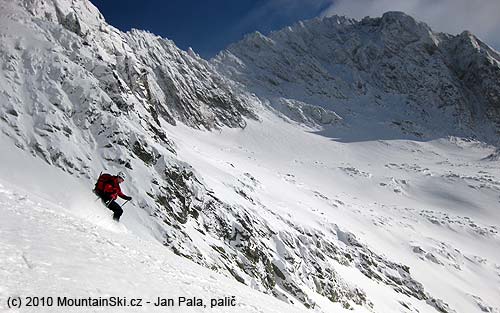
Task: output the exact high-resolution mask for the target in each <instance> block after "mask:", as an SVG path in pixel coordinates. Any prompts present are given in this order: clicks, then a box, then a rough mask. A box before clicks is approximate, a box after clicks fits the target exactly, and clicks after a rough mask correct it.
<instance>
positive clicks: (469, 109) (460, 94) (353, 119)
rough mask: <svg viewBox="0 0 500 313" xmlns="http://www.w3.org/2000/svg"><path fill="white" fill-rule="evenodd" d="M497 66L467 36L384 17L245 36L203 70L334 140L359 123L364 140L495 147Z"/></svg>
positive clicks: (316, 22) (494, 57) (394, 15)
mask: <svg viewBox="0 0 500 313" xmlns="http://www.w3.org/2000/svg"><path fill="white" fill-rule="evenodd" d="M499 61H500V57H499V55H498V53H497V52H495V51H494V50H492V49H491V48H489V47H488V46H487V45H485V44H484V43H481V42H480V41H479V40H478V39H477V38H475V37H474V36H473V35H471V34H468V35H467V34H462V35H460V36H451V35H446V34H439V33H434V32H432V30H431V29H430V28H429V27H428V26H427V25H426V24H423V23H419V22H417V21H415V20H414V19H413V18H412V17H410V16H407V15H405V14H403V13H400V12H388V13H386V14H384V15H383V16H382V17H381V18H365V19H363V20H362V21H355V20H351V19H347V18H344V17H337V16H334V17H331V18H323V19H319V18H318V19H313V20H309V21H305V22H299V23H298V24H296V25H294V26H292V27H288V28H285V29H283V30H280V31H277V32H273V33H271V34H270V35H269V36H268V37H266V36H264V35H262V34H260V33H254V34H251V35H248V36H247V37H245V39H243V40H242V41H241V42H239V43H236V44H233V45H231V46H229V48H228V49H227V50H226V51H223V52H221V53H220V54H219V55H218V56H217V57H215V58H214V59H213V60H212V63H213V64H215V65H216V67H217V68H218V69H219V70H220V71H221V72H223V73H225V74H226V75H228V76H229V77H231V78H233V79H234V80H237V81H238V82H240V83H241V84H242V85H244V86H246V87H248V88H249V90H250V91H252V92H254V93H256V94H257V95H258V96H260V97H261V98H263V99H266V100H268V101H269V102H270V104H271V106H272V107H273V108H275V109H277V110H278V111H280V112H281V113H283V114H284V115H285V116H287V117H289V118H291V119H292V120H296V121H299V122H301V123H305V124H308V125H311V126H317V125H322V126H324V125H336V126H337V128H336V132H335V134H336V135H335V137H345V136H348V134H346V131H345V129H344V128H342V127H340V125H343V126H344V127H349V126H356V128H358V127H357V126H358V125H365V128H369V129H370V130H369V132H368V134H367V136H369V134H370V133H373V131H374V130H377V131H376V132H377V135H378V136H381V135H382V133H383V134H385V135H387V136H389V134H388V133H391V134H392V135H391V136H398V137H401V136H402V137H404V138H406V137H409V138H413V139H429V138H433V137H435V136H436V135H438V136H439V135H468V136H471V135H472V136H477V137H479V138H482V139H484V140H489V141H492V142H496V141H498V121H499V118H500V115H499V114H498V107H499V103H500V102H499V96H500V92H499V89H498V88H500V87H499V86H500V83H499V82H500V66H499ZM332 113H336V114H335V116H336V117H335V118H333V119H332V118H328V116H331V115H332ZM337 116H339V117H340V118H339V117H337ZM443 116H445V119H447V120H449V123H447V124H445V125H443V123H442V119H443ZM325 117H326V118H325ZM340 121H343V123H341V122H340ZM370 126H371V127H370ZM392 128H397V129H399V135H396V134H397V132H396V133H394V132H393V131H392ZM387 129H391V130H390V131H387ZM347 133H348V132H347ZM353 139H354V140H358V139H360V138H353ZM346 140H349V138H347V139H346Z"/></svg>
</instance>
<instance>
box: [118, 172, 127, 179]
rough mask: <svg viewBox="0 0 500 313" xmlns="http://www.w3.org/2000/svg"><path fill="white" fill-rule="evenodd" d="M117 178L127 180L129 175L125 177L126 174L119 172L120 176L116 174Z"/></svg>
mask: <svg viewBox="0 0 500 313" xmlns="http://www.w3.org/2000/svg"><path fill="white" fill-rule="evenodd" d="M116 176H117V177H120V178H121V179H123V180H125V178H127V175H125V173H124V172H121V171H120V172H118V174H116Z"/></svg>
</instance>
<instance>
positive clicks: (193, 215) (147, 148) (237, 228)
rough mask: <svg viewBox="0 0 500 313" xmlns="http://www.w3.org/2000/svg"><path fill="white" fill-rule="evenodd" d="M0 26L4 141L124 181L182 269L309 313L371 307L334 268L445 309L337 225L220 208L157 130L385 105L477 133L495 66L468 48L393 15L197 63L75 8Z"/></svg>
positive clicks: (331, 117) (314, 25)
mask: <svg viewBox="0 0 500 313" xmlns="http://www.w3.org/2000/svg"><path fill="white" fill-rule="evenodd" d="M0 17H1V18H0V66H1V68H2V71H1V72H0V102H1V105H0V130H1V131H2V133H3V134H4V135H7V136H8V137H10V138H11V139H12V141H13V142H14V143H15V144H16V145H17V146H18V147H19V148H20V149H23V150H25V151H27V152H30V153H31V154H33V155H35V156H37V157H40V158H42V159H44V160H45V161H46V162H47V163H49V164H52V165H54V166H57V167H59V168H61V169H62V170H64V171H66V172H68V173H70V174H72V175H75V176H78V177H81V178H82V179H87V180H88V181H90V180H92V179H94V178H95V177H96V175H97V174H98V172H99V171H100V170H101V169H104V170H116V169H117V168H120V169H122V168H126V169H128V170H130V171H131V172H132V171H133V173H134V175H129V176H130V177H131V183H130V186H135V187H134V188H135V189H133V190H132V191H131V192H132V193H133V195H134V199H136V200H135V201H137V202H136V204H137V206H139V207H140V208H142V209H144V210H146V211H147V212H148V213H149V214H150V215H151V217H152V219H154V220H155V221H156V224H157V226H158V227H157V228H158V231H157V233H156V234H155V235H156V236H157V238H158V239H159V240H161V241H162V242H163V243H164V245H165V246H166V247H168V248H170V249H171V250H172V251H174V252H175V253H177V254H178V255H182V256H184V257H186V258H189V259H191V260H193V261H195V262H197V263H199V264H202V265H204V266H206V267H209V268H212V269H214V270H217V271H220V272H223V273H226V274H227V275H231V276H233V277H234V278H235V279H237V280H238V281H240V282H242V283H245V284H247V285H250V286H252V287H254V288H256V289H259V290H261V291H263V292H267V293H270V294H273V295H274V296H276V297H278V298H280V299H282V300H284V301H288V302H291V303H296V302H299V303H302V304H303V305H304V306H306V307H308V308H316V309H318V310H319V307H318V305H317V303H316V301H315V300H314V299H313V298H314V297H311V294H319V295H322V296H324V297H326V298H327V299H329V300H330V301H333V302H339V303H341V304H342V306H343V307H345V308H350V307H354V306H356V305H359V306H364V307H366V308H368V309H369V308H370V307H371V303H370V300H369V299H367V297H366V294H365V293H364V291H363V290H361V289H359V288H357V287H355V286H353V285H352V284H351V283H349V282H347V281H345V280H344V279H343V278H342V277H341V276H340V275H339V274H338V273H337V272H336V271H335V269H334V267H332V265H331V264H332V263H338V264H342V265H346V266H351V267H355V268H357V269H358V270H359V271H360V272H361V273H362V274H363V275H365V276H367V277H370V278H371V279H373V280H375V281H377V282H380V283H382V284H386V285H389V286H391V288H393V289H394V290H396V291H397V292H398V293H401V294H405V295H407V296H409V297H414V298H416V299H419V300H426V301H427V302H428V303H429V304H430V305H433V306H434V307H436V308H437V309H438V310H440V311H441V312H451V311H452V310H451V309H449V308H448V307H447V305H446V304H445V303H443V302H442V301H440V300H438V299H434V298H433V297H432V295H430V294H428V293H427V292H426V291H425V290H424V288H423V286H422V284H420V283H419V282H418V281H416V280H415V279H414V278H413V277H412V276H411V275H410V269H409V268H408V267H407V266H405V265H403V264H399V263H396V262H393V261H391V260H389V259H388V258H386V257H383V256H380V255H377V254H376V253H374V252H373V251H372V250H370V248H369V247H367V246H366V245H364V244H362V243H360V242H358V240H357V239H356V237H355V236H354V234H352V233H349V232H346V231H344V230H342V229H340V228H339V227H338V226H337V225H335V224H330V225H328V227H326V228H325V229H324V230H318V229H312V228H305V227H303V226H301V225H296V224H293V223H291V222H290V221H289V220H287V219H285V218H283V217H281V216H276V215H274V217H273V218H272V219H270V218H268V217H266V218H264V217H263V216H261V215H260V214H258V212H257V211H255V210H254V209H252V207H245V206H238V205H230V204H228V203H226V202H225V201H224V199H222V198H221V197H220V195H217V194H215V193H214V192H213V191H211V190H210V189H209V188H208V187H207V185H206V184H205V183H204V182H203V179H202V178H201V177H199V175H197V172H196V170H195V169H194V168H193V167H192V166H191V165H189V164H187V163H185V162H183V161H182V160H179V158H178V157H177V156H176V147H175V143H174V142H173V141H172V139H171V138H169V134H168V133H166V131H165V127H164V126H165V125H167V124H173V125H175V124H176V123H177V122H182V123H184V124H186V125H188V126H191V127H194V128H202V129H203V128H204V129H213V128H218V127H224V126H228V127H244V126H245V119H246V118H254V119H256V118H258V116H256V113H255V111H254V107H256V106H259V105H260V103H261V102H264V103H270V104H271V106H272V107H274V108H275V109H277V110H278V111H280V112H281V113H283V114H284V115H285V116H286V117H287V118H289V119H291V120H295V121H299V122H302V123H305V124H307V125H310V126H315V127H316V126H318V125H321V126H325V125H337V126H340V127H343V125H348V124H349V123H352V121H353V119H354V116H359V115H361V114H362V113H363V112H364V111H363V110H365V109H366V108H368V107H370V106H377V108H379V109H380V110H381V111H382V112H386V111H387V112H388V111H390V110H393V107H391V108H389V107H383V106H382V103H391V102H395V101H397V102H398V103H399V102H401V106H402V107H403V108H402V109H401V112H403V113H406V112H407V111H412V112H418V116H419V119H418V123H421V124H422V125H427V124H425V123H429V125H430V124H431V122H432V120H433V118H434V116H433V114H434V113H435V114H437V113H439V114H441V113H443V112H444V113H445V114H450V116H453V118H454V119H455V120H456V122H457V123H458V122H460V123H461V124H460V125H462V126H463V128H462V130H463V131H470V132H472V133H475V132H476V131H479V128H474V127H475V126H474V125H473V124H474V123H477V121H480V120H479V118H482V117H483V115H484V116H485V117H487V118H488V119H489V120H491V121H496V122H498V118H499V114H498V113H499V102H498V101H499V100H498V96H499V84H498V80H499V76H498V75H499V70H498V60H499V58H498V54H497V53H496V52H494V51H493V50H491V49H490V48H488V47H487V46H486V45H484V44H482V43H480V42H479V41H478V40H477V39H476V38H475V37H473V36H471V35H470V34H467V33H465V34H462V35H460V36H458V37H452V36H448V35H443V34H434V33H432V31H431V30H430V29H429V28H428V27H427V26H426V25H424V24H421V23H417V22H415V21H414V20H413V19H412V18H410V17H408V16H405V15H402V14H400V13H389V14H386V15H384V17H382V18H380V19H365V20H363V21H361V22H357V21H354V20H349V19H346V18H339V17H333V18H327V19H322V20H320V19H316V20H311V21H308V22H304V23H299V24H297V25H295V26H293V27H290V28H287V29H284V30H282V31H279V32H276V33H273V34H271V35H270V36H269V37H266V36H263V35H261V34H258V33H256V34H253V35H249V36H247V37H246V38H245V39H244V40H243V41H242V42H240V43H238V44H235V45H233V46H232V47H230V48H229V50H228V51H225V52H222V53H221V54H220V55H219V56H218V57H217V58H216V59H214V60H212V62H207V61H205V60H203V59H201V58H200V57H199V56H197V55H196V54H195V53H194V52H193V51H189V52H185V51H182V50H180V49H178V48H177V47H176V46H175V45H174V43H173V42H171V41H169V40H166V39H163V38H160V37H158V36H155V35H153V34H151V33H148V32H144V31H137V30H132V31H130V32H128V33H122V32H120V31H118V30H117V29H115V28H113V27H112V26H110V25H108V24H106V22H105V21H104V19H103V17H102V15H101V14H100V13H99V12H98V11H97V9H96V8H95V7H94V6H93V5H92V4H91V3H90V2H89V1H87V0H81V1H76V0H74V1H70V0H53V1H43V0H23V1H21V0H15V1H13V0H0ZM462 46H467V47H469V48H467V49H463V48H462ZM483 71H484V73H483ZM221 73H223V74H221ZM495 75H496V76H495ZM233 80H234V81H233ZM249 92H253V93H255V94H256V95H257V97H258V98H257V97H255V96H254V95H251V94H250V93H249ZM474 99H476V100H477V101H476V102H473V100H474ZM472 103H476V104H475V106H473V105H472ZM356 106H358V108H359V111H358V112H357V113H356V112H354V111H353V109H355V108H356ZM384 110H385V111H384ZM405 110H406V111H405ZM353 112H354V113H353ZM401 112H399V113H398V114H399V115H398V114H388V118H390V119H393V120H391V121H390V122H391V124H390V125H392V126H393V125H397V126H404V127H405V129H407V130H408V132H410V133H416V129H418V125H415V123H416V122H415V123H414V122H412V121H407V120H406V121H404V122H401V121H400V120H398V118H399V119H401V118H402V117H401V116H402V114H403V113H401ZM356 114H357V115H356ZM435 118H436V119H441V117H435ZM388 121H389V120H388ZM392 122H394V124H393V123H392ZM397 123H399V124H397ZM471 125H472V126H471ZM485 127H486V126H485ZM486 129H487V130H488V129H489V128H487V127H486ZM134 177H139V178H134ZM240 182H241V185H240V186H230V188H234V190H235V192H236V193H237V194H238V195H240V196H241V197H243V198H244V199H246V200H247V201H249V202H250V203H252V205H253V206H257V207H259V208H260V209H261V210H263V211H265V212H267V215H269V216H271V215H273V214H274V213H273V210H272V208H267V207H265V206H264V205H262V204H260V203H259V200H258V197H257V196H256V195H255V189H256V188H257V187H258V185H259V182H258V181H257V180H256V179H255V178H253V177H252V175H251V174H250V173H248V174H246V175H245V176H244V177H241V180H240ZM277 225H287V227H286V229H285V230H283V227H278V226H277Z"/></svg>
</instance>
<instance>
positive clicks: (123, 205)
mask: <svg viewBox="0 0 500 313" xmlns="http://www.w3.org/2000/svg"><path fill="white" fill-rule="evenodd" d="M129 201H130V200H127V201H125V203H123V204H122V208H123V207H124V206H125V204H127V203H128V202H129Z"/></svg>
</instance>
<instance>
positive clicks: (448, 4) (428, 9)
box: [90, 0, 500, 58]
mask: <svg viewBox="0 0 500 313" xmlns="http://www.w3.org/2000/svg"><path fill="white" fill-rule="evenodd" d="M90 1H91V2H92V3H94V4H95V5H96V6H97V7H98V8H99V10H100V11H101V13H102V14H103V15H104V17H105V18H106V20H107V22H108V23H109V24H111V25H113V26H115V27H117V28H119V29H121V30H123V31H127V30H129V29H131V28H137V29H144V30H149V31H150V32H152V33H154V34H157V35H160V36H162V37H167V38H168V39H171V40H173V41H174V42H175V43H176V44H177V46H179V47H180V48H181V49H184V50H187V48H188V47H192V48H193V49H194V51H196V52H197V53H199V54H200V55H201V56H202V57H204V58H210V57H212V56H214V55H215V54H216V53H217V52H219V51H220V50H222V49H224V48H225V47H226V46H227V45H228V44H230V43H233V42H236V41H238V40H240V39H241V38H242V37H243V35H245V34H247V33H251V32H254V31H256V30H258V31H260V32H261V33H264V34H267V33H269V32H270V31H271V30H278V29H281V28H283V27H285V26H288V25H291V24H293V23H294V22H296V21H298V20H303V19H309V18H313V17H316V16H320V15H333V14H338V15H346V16H349V17H354V18H358V19H361V18H363V17H364V16H373V17H375V16H381V15H382V13H384V12H386V11H403V12H405V13H407V14H410V15H412V16H413V17H415V18H416V19H418V20H421V21H424V22H426V23H428V24H429V25H430V26H431V27H432V28H433V29H434V30H435V31H443V32H447V33H451V34H458V33H461V32H462V31H463V30H464V29H467V30H470V31H472V32H473V33H474V34H475V35H477V36H479V37H480V38H481V39H482V40H484V41H485V42H486V43H488V44H490V45H492V46H493V47H494V48H496V49H497V50H500V35H499V34H500V18H499V17H498V16H499V15H498V12H500V0H142V1H137V0H121V1H111V0H90Z"/></svg>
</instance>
